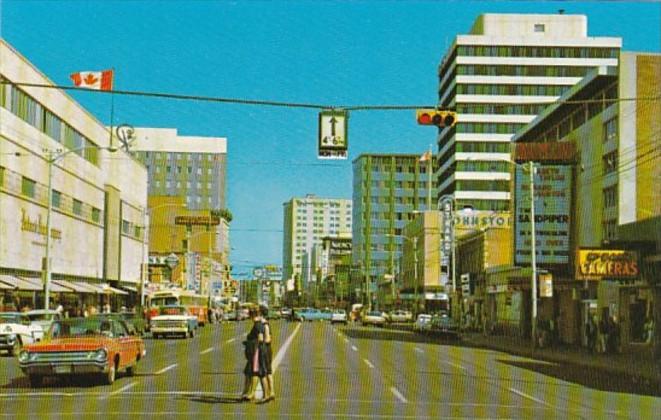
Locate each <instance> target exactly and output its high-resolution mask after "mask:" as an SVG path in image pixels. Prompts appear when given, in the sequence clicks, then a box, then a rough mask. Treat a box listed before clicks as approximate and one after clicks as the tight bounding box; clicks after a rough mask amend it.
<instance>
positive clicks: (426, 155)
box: [420, 151, 431, 162]
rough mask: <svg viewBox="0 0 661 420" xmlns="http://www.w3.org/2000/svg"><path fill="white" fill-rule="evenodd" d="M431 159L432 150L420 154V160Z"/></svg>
mask: <svg viewBox="0 0 661 420" xmlns="http://www.w3.org/2000/svg"><path fill="white" fill-rule="evenodd" d="M430 160H431V152H430V151H426V152H425V153H423V154H422V156H420V162H427V161H430Z"/></svg>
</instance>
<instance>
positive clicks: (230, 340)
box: [225, 337, 236, 343]
mask: <svg viewBox="0 0 661 420" xmlns="http://www.w3.org/2000/svg"><path fill="white" fill-rule="evenodd" d="M234 340H236V337H234V338H230V339H229V340H227V341H225V343H231V342H232V341H234Z"/></svg>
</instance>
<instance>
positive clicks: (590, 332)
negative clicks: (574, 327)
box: [585, 316, 597, 353]
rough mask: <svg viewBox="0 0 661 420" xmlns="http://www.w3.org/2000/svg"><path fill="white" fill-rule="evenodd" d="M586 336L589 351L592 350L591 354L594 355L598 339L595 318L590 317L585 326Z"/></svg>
mask: <svg viewBox="0 0 661 420" xmlns="http://www.w3.org/2000/svg"><path fill="white" fill-rule="evenodd" d="M585 334H586V337H587V341H588V350H590V353H594V351H595V345H596V343H595V342H596V339H597V325H596V324H595V322H594V318H593V317H592V316H588V322H587V324H586V325H585Z"/></svg>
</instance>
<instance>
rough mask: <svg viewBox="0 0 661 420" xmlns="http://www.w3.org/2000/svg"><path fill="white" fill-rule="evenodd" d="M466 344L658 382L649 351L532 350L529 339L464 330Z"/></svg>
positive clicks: (655, 368)
mask: <svg viewBox="0 0 661 420" xmlns="http://www.w3.org/2000/svg"><path fill="white" fill-rule="evenodd" d="M462 338H463V340H464V341H465V342H466V343H469V344H472V345H474V346H477V347H485V348H489V349H492V350H497V351H502V352H505V353H510V354H514V355H517V356H523V357H528V358H531V359H538V360H544V361H547V362H553V363H564V364H569V365H575V366H582V367H587V368H591V369H598V370H601V371H604V372H608V373H612V374H614V375H626V376H628V377H631V378H633V379H634V380H645V381H650V382H652V383H654V382H661V377H660V376H659V367H658V366H655V362H654V360H653V358H652V355H651V354H650V352H649V351H636V352H630V353H623V354H593V353H590V352H588V351H587V349H585V348H582V347H577V346H571V345H563V346H554V347H545V348H542V349H539V348H537V349H533V348H532V346H531V342H530V339H522V338H519V337H510V336H501V335H484V334H482V333H464V334H463V335H462Z"/></svg>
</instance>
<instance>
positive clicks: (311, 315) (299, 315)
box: [294, 308, 324, 322]
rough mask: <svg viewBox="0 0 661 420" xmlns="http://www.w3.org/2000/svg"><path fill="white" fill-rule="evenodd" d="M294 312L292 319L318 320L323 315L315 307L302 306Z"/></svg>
mask: <svg viewBox="0 0 661 420" xmlns="http://www.w3.org/2000/svg"><path fill="white" fill-rule="evenodd" d="M294 313H295V315H294V319H295V320H296V321H301V322H304V321H320V320H322V319H323V318H324V315H323V314H322V313H321V311H320V310H319V309H315V308H303V309H299V310H296V311H295V312H294Z"/></svg>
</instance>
